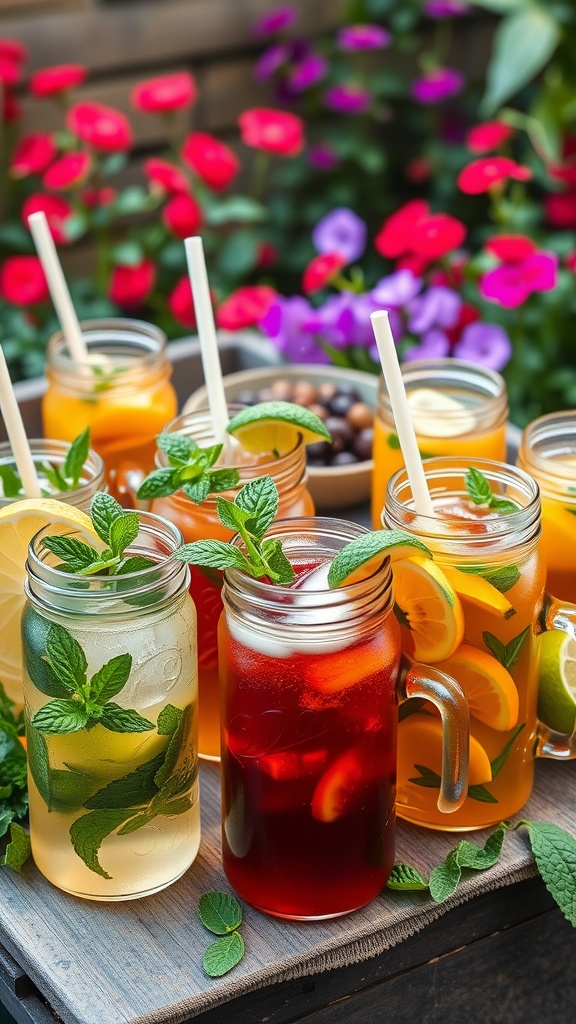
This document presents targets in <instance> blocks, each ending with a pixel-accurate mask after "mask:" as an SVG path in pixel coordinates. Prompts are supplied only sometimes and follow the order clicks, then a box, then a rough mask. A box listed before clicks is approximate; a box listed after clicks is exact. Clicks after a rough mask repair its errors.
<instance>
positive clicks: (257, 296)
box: [216, 284, 276, 331]
mask: <svg viewBox="0 0 576 1024" xmlns="http://www.w3.org/2000/svg"><path fill="white" fill-rule="evenodd" d="M275 299H276V291H275V290H274V288H270V287H269V286H268V285H265V284H256V285H245V286H244V287H243V288H237V289H236V291H235V292H232V294H231V295H229V296H228V298H227V299H225V300H224V302H223V303H222V305H221V306H220V308H219V309H218V311H217V313H216V323H217V325H218V327H221V328H222V329H223V330H225V331H240V330H242V328H244V327H252V326H253V325H254V324H257V323H259V322H260V320H262V319H263V318H264V317H265V316H266V314H267V312H268V310H269V309H270V306H271V305H272V303H273V302H274V301H275Z"/></svg>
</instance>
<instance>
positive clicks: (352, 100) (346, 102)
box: [324, 83, 372, 114]
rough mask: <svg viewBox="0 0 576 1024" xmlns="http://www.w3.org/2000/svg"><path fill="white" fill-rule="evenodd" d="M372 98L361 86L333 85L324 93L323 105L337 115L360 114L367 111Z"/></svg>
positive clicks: (350, 84)
mask: <svg viewBox="0 0 576 1024" xmlns="http://www.w3.org/2000/svg"><path fill="white" fill-rule="evenodd" d="M371 102H372V96H371V95H370V93H369V92H368V90H367V89H364V88H363V86H361V85H354V84H352V83H349V84H348V85H346V84H344V83H342V84H341V85H333V86H331V87H330V89H327V90H326V92H325V93H324V105H325V106H326V107H328V109H329V110H336V111H337V112H338V113H339V114H362V113H364V111H365V110H368V107H369V106H370V104H371Z"/></svg>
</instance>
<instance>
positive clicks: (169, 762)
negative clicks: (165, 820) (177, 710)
mask: <svg viewBox="0 0 576 1024" xmlns="http://www.w3.org/2000/svg"><path fill="white" fill-rule="evenodd" d="M192 715H193V707H192V705H191V704H188V705H187V706H186V707H185V708H184V710H183V712H182V717H181V718H180V721H179V722H178V725H177V727H176V729H175V731H174V732H173V734H172V736H171V738H170V742H169V744H168V747H167V749H166V757H165V759H164V763H163V765H162V767H161V768H159V770H158V772H157V773H156V777H155V780H154V781H155V782H156V785H157V786H158V787H159V788H160V789H161V788H162V787H163V786H164V785H165V784H166V782H167V781H168V779H170V778H171V777H172V775H174V774H175V773H176V772H177V771H178V770H179V766H180V762H181V761H182V760H183V759H184V760H187V755H188V754H190V752H191V750H192V753H194V751H193V749H192V746H191V745H192V736H191V727H192ZM172 795H175V794H174V793H172Z"/></svg>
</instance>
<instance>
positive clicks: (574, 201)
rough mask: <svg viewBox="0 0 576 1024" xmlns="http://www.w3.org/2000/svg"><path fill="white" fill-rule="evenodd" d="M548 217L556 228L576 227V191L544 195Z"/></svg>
mask: <svg viewBox="0 0 576 1024" xmlns="http://www.w3.org/2000/svg"><path fill="white" fill-rule="evenodd" d="M544 208H545V210H546V219H547V221H548V223H549V224H551V225H552V227H555V228H576V191H574V192H554V193H551V194H550V195H547V196H544Z"/></svg>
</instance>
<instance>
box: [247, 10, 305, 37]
mask: <svg viewBox="0 0 576 1024" xmlns="http://www.w3.org/2000/svg"><path fill="white" fill-rule="evenodd" d="M297 20H298V11H297V10H296V8H295V7H293V6H292V4H283V5H282V6H281V7H275V8H274V10H272V11H268V14H264V15H263V16H262V17H261V18H259V19H258V21H257V22H256V23H255V25H254V30H253V31H254V35H255V36H257V37H258V38H259V39H262V38H263V37H265V36H273V35H275V33H276V32H284V30H285V29H287V28H292V25H294V24H295V23H296V22H297Z"/></svg>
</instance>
